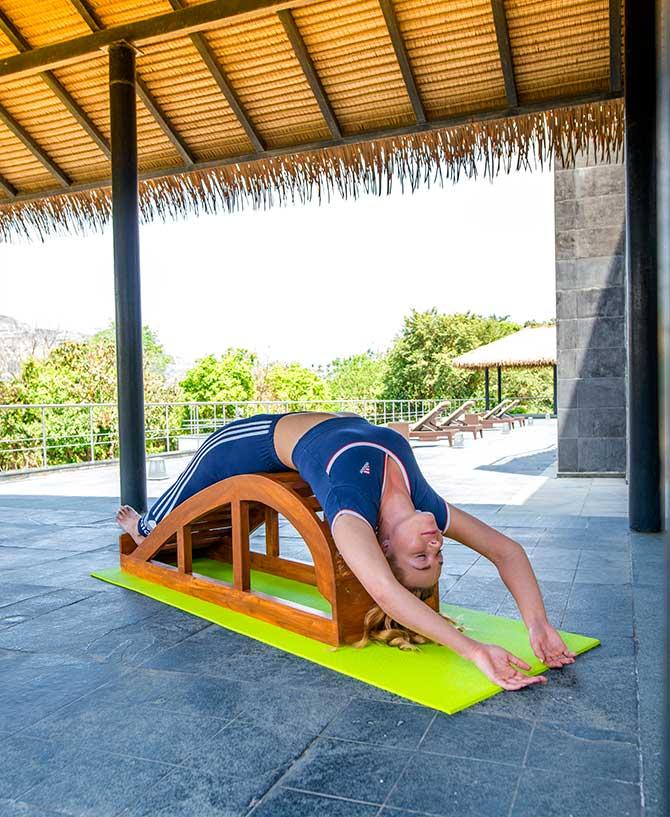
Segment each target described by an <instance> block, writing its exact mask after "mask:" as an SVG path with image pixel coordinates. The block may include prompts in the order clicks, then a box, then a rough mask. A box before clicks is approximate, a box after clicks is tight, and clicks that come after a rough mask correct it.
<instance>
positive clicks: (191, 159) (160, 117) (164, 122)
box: [70, 0, 196, 165]
mask: <svg viewBox="0 0 670 817" xmlns="http://www.w3.org/2000/svg"><path fill="white" fill-rule="evenodd" d="M70 3H72V5H73V6H74V7H75V8H76V10H77V11H78V12H79V14H80V15H81V17H82V19H83V20H84V21H85V23H86V24H87V25H88V27H89V28H90V29H91V30H92V31H93V32H94V33H95V32H100V33H102V32H105V31H110V30H111V29H105V28H103V25H102V21H101V20H100V18H99V17H98V16H97V14H96V13H95V11H94V10H93V9H92V8H91V7H90V6H89V4H88V2H87V0H70ZM135 83H136V91H137V96H138V97H139V98H140V100H141V101H142V104H143V105H144V107H145V108H146V109H147V110H148V111H149V113H150V114H151V115H152V116H153V118H154V120H155V121H156V124H157V125H158V126H159V127H160V129H161V130H162V131H163V133H164V134H165V135H166V136H167V138H168V139H169V140H170V142H172V145H173V146H174V148H175V150H176V151H177V153H178V154H179V155H180V156H181V158H182V159H183V161H184V163H185V164H187V165H193V164H195V162H196V158H195V156H194V155H193V153H192V152H191V150H190V148H189V147H188V145H187V144H186V142H185V141H184V140H183V139H182V138H181V136H180V135H179V134H178V133H177V131H176V129H175V127H174V126H173V125H172V124H171V122H170V120H169V118H168V116H167V114H166V113H165V112H164V111H163V109H162V108H161V106H160V105H159V104H158V102H157V101H156V100H155V99H154V98H153V96H152V94H151V91H150V90H149V89H148V87H147V85H146V83H145V82H144V80H143V79H142V78H141V77H140V76H139V74H138V75H137V77H136V80H135Z"/></svg>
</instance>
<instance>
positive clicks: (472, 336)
mask: <svg viewBox="0 0 670 817" xmlns="http://www.w3.org/2000/svg"><path fill="white" fill-rule="evenodd" d="M519 329H521V326H520V325H519V324H517V323H513V322H512V321H509V320H508V318H507V317H503V318H500V317H497V316H496V315H491V316H488V317H485V316H482V315H475V314H472V313H470V312H465V313H454V314H451V315H443V314H440V313H439V312H438V311H437V310H436V309H431V310H428V311H427V312H417V311H416V310H413V311H412V312H411V314H410V315H408V316H407V317H406V318H405V322H404V326H403V329H402V331H401V333H400V335H399V337H398V338H397V339H396V341H395V343H394V345H393V347H392V348H391V351H390V352H389V355H388V358H387V367H386V373H385V376H384V385H383V390H382V391H383V396H384V397H385V398H386V399H405V400H407V399H410V400H411V399H421V398H424V399H441V398H444V397H456V398H461V397H469V396H470V395H471V394H473V393H474V391H475V390H476V389H477V386H478V381H479V380H480V379H481V376H480V375H479V373H477V372H473V371H471V370H469V369H459V368H457V367H455V366H453V365H452V364H451V359H452V358H453V357H456V356H458V355H461V354H463V353H464V352H468V351H470V349H474V348H476V347H477V346H481V345H482V344H485V343H490V342H491V341H493V340H497V339H498V338H500V337H503V336H504V335H508V334H510V332H516V331H518V330H519Z"/></svg>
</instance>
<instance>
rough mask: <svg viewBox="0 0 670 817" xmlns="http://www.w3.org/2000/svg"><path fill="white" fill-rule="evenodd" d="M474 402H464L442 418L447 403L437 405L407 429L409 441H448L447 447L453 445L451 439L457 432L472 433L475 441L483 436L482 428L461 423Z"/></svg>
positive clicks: (477, 425) (446, 401)
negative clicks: (478, 436)
mask: <svg viewBox="0 0 670 817" xmlns="http://www.w3.org/2000/svg"><path fill="white" fill-rule="evenodd" d="M474 402H475V401H474V400H466V401H465V402H464V403H462V404H461V405H460V406H459V407H458V408H457V409H454V411H452V412H450V413H449V414H447V416H446V417H443V416H442V415H443V414H444V412H445V410H446V409H447V408H448V405H449V401H448V400H445V401H443V402H441V403H438V405H437V406H435V408H433V409H431V410H430V411H429V412H427V413H426V414H424V415H423V417H420V418H419V419H418V420H417V421H416V422H415V423H414V424H413V425H411V426H410V428H409V438H410V440H444V439H447V440H449V445H453V437H454V435H455V434H457V433H458V432H472V434H473V436H474V437H475V439H476V438H477V434H479V435H480V436H483V431H482V428H483V427H482V426H480V425H479V424H475V425H471V424H469V423H464V422H462V419H461V418H462V417H463V415H464V414H465V412H466V411H467V410H468V409H469V408H470V406H472V405H474Z"/></svg>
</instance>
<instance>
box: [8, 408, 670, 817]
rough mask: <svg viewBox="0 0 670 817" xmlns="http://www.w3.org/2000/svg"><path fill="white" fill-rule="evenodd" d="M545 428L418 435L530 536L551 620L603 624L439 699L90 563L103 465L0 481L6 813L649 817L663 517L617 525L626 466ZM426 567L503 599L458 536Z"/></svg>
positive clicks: (104, 512) (458, 480)
mask: <svg viewBox="0 0 670 817" xmlns="http://www.w3.org/2000/svg"><path fill="white" fill-rule="evenodd" d="M555 438H556V426H555V421H543V420H540V421H536V422H535V423H534V424H533V425H532V426H528V427H526V428H523V429H517V430H515V431H514V432H512V433H511V434H503V433H502V432H501V431H496V432H494V433H489V434H487V435H486V438H485V439H484V440H478V441H474V440H472V439H469V440H466V442H465V447H464V448H462V449H455V448H454V449H450V448H449V447H448V446H447V444H446V443H439V444H423V445H421V446H418V447H417V449H416V453H417V457H418V459H419V462H420V464H421V466H422V468H423V470H424V472H425V473H426V475H427V476H428V478H429V480H430V481H431V482H432V483H433V484H434V485H435V487H436V488H438V489H439V490H441V491H442V492H443V494H444V495H445V496H446V497H447V498H448V499H449V500H450V501H451V502H453V503H454V504H456V505H459V506H460V507H462V508H464V509H465V510H468V511H470V512H472V513H474V514H475V515H477V516H479V517H480V518H483V519H484V520H485V521H487V522H489V523H490V524H492V525H494V526H495V527H497V528H498V529H500V530H502V531H504V532H505V533H507V534H508V535H509V536H511V537H513V538H514V539H516V540H517V541H519V542H520V543H521V544H523V546H524V547H525V548H526V550H527V552H528V554H529V556H530V559H531V561H532V563H533V565H534V567H535V570H536V573H537V575H538V578H539V581H540V584H541V586H542V589H543V593H544V596H545V601H546V604H547V608H548V611H549V614H550V617H551V619H552V620H553V622H554V623H556V624H558V625H561V626H563V627H564V628H566V629H572V630H576V631H580V632H583V633H585V634H589V635H595V636H598V637H599V638H600V639H601V640H602V646H601V647H599V648H597V649H596V650H594V651H592V652H590V653H588V654H586V655H584V656H581V657H580V658H578V660H577V662H576V663H575V664H574V665H573V666H570V667H567V668H565V669H563V670H560V671H558V670H551V671H550V672H549V676H550V682H549V684H548V685H547V686H545V687H543V688H541V687H535V688H530V689H527V690H524V691H520V692H516V693H502V694H500V695H497V696H495V697H494V698H492V699H490V700H488V701H485V702H484V703H482V704H479V705H477V706H475V707H473V708H472V709H470V710H468V711H466V712H463V713H461V714H459V715H456V716H453V717H448V716H445V715H442V714H438V713H435V712H434V711H432V710H429V709H426V708H424V707H420V706H415V705H413V704H410V703H408V702H407V701H405V700H403V699H399V698H395V697H394V696H392V695H389V694H387V693H385V692H382V691H380V690H377V689H375V688H372V687H368V686H366V685H365V684H362V683H360V682H357V681H354V680H352V679H350V678H346V677H344V676H340V675H337V674H335V673H332V672H330V671H328V670H326V669H324V668H321V667H318V666H315V665H313V664H310V663H308V662H305V661H302V660H301V659H299V658H295V657H293V656H290V655H286V654H284V653H281V652H278V651H277V650H274V649H272V648H270V647H267V646H264V645H262V644H260V643H257V642H254V641H250V640H248V639H245V638H244V637H242V636H239V635H236V634H234V633H230V632H227V631H225V630H222V629H220V628H218V627H216V626H212V625H209V624H207V622H204V621H202V620H200V619H197V618H192V617H190V616H189V615H186V614H184V613H181V612H179V611H177V610H174V609H172V608H167V607H164V606H162V605H160V604H159V603H157V602H155V601H153V600H151V599H147V598H144V597H141V596H138V595H135V594H133V593H130V592H127V591H124V590H121V589H119V588H115V587H113V586H111V585H105V584H102V583H101V582H98V581H96V580H94V579H91V578H89V575H88V574H89V573H90V571H92V570H95V569H98V568H102V567H107V566H110V565H113V564H114V563H115V561H116V535H117V531H116V530H115V527H114V524H113V521H112V514H113V512H114V510H115V506H116V500H115V497H114V493H115V491H116V485H117V475H116V469H115V468H114V467H111V466H108V467H102V468H98V469H87V470H77V471H68V472H60V473H51V474H46V475H38V476H33V477H29V478H23V479H12V480H2V481H0V521H1V522H2V526H1V527H0V565H1V566H2V568H3V570H2V573H1V574H0V684H1V690H2V693H1V695H2V698H1V700H2V706H1V707H0V768H1V769H2V773H1V774H0V814H1V815H2V816H3V817H18V815H21V817H54V815H90V816H91V817H103V815H104V817H107V815H109V817H112V816H113V815H119V816H120V815H124V817H131V816H132V817H140V815H142V816H146V817H149V816H150V817H186V816H187V815H188V816H189V817H210V815H211V816H212V817H213V815H217V816H220V815H226V816H227V817H233V815H246V814H250V813H252V814H253V815H254V817H317V816H318V815H329V816H332V817H402V815H410V814H413V815H416V814H430V815H443V817H531V815H532V817H539V815H546V816H547V817H549V815H561V816H563V815H572V817H601V815H602V816H603V817H605V815H606V817H613V816H614V815H616V817H627V816H628V815H630V816H631V817H632V816H633V815H645V816H646V817H661V816H662V814H663V810H662V806H661V803H660V802H659V797H660V789H661V785H660V760H659V752H660V746H661V728H662V722H661V711H660V708H661V703H660V702H661V699H662V673H661V652H662V644H661V628H662V616H663V556H662V541H661V537H660V536H659V535H649V534H646V535H643V534H631V533H630V532H629V531H628V527H627V519H626V486H625V484H624V483H623V480H615V479H601V480H591V479H585V480H578V479H570V480H563V479H555V478H554V475H555V456H556V451H555ZM168 466H169V471H170V474H171V475H174V474H176V473H177V472H178V470H179V469H180V468H181V467H182V466H183V461H182V462H179V461H177V460H170V461H169V463H168ZM168 484H169V483H168V482H158V483H156V482H153V483H150V492H151V493H152V495H157V494H159V493H161V492H162V491H163V490H164V488H165V487H166V486H167V485H168ZM291 533H292V531H291V530H290V529H289V528H288V527H284V528H283V534H284V536H285V543H286V549H287V551H288V552H289V553H295V554H298V553H300V552H303V551H302V548H301V546H300V543H299V541H298V540H296V539H295V538H292V537H291ZM442 585H443V593H442V594H443V598H445V599H447V600H448V601H450V602H453V603H455V604H462V605H466V606H469V607H473V608H477V609H482V610H486V611H489V612H493V613H500V614H503V615H509V616H513V615H515V608H514V604H513V600H512V599H511V597H510V595H509V593H508V592H507V591H506V589H505V588H504V586H503V585H502V584H501V582H500V580H499V578H498V577H497V574H496V572H495V570H494V569H493V568H492V566H491V565H490V564H488V563H487V562H486V561H485V560H483V559H481V558H479V557H477V554H476V553H473V552H472V551H469V550H468V549H466V548H464V547H462V546H461V545H458V544H456V543H449V544H448V545H447V547H446V550H445V569H444V576H443V580H442Z"/></svg>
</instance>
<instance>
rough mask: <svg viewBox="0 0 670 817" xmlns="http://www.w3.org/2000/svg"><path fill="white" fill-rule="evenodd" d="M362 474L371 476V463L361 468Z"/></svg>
mask: <svg viewBox="0 0 670 817" xmlns="http://www.w3.org/2000/svg"><path fill="white" fill-rule="evenodd" d="M360 473H361V474H366V475H367V476H370V463H369V462H366V463H365V465H364V466H363V467H362V468H361V470H360Z"/></svg>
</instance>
